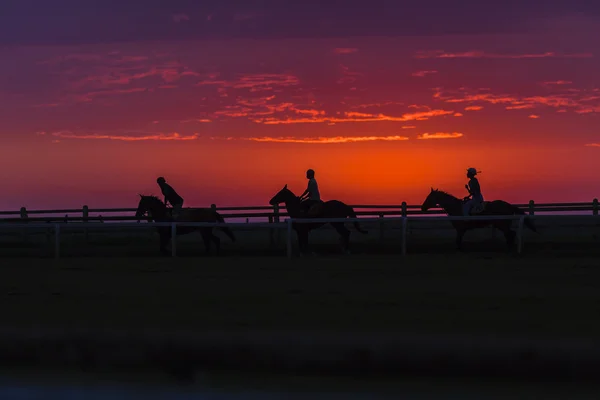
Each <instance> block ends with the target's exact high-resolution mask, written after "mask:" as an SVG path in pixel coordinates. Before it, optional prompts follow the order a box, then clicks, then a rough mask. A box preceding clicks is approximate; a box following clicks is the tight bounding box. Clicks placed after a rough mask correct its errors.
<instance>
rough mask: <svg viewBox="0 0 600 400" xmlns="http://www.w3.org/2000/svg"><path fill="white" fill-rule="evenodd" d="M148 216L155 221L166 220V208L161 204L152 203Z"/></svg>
mask: <svg viewBox="0 0 600 400" xmlns="http://www.w3.org/2000/svg"><path fill="white" fill-rule="evenodd" d="M150 214H151V217H152V219H154V220H155V221H160V220H165V219H167V208H166V207H165V206H164V205H162V204H158V203H153V204H152V207H150Z"/></svg>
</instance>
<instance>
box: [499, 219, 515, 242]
mask: <svg viewBox="0 0 600 400" xmlns="http://www.w3.org/2000/svg"><path fill="white" fill-rule="evenodd" d="M496 228H498V229H499V230H501V231H502V233H504V237H505V238H506V245H507V246H508V247H512V246H513V245H514V244H515V238H516V236H517V233H516V232H515V231H513V230H512V229H510V221H501V222H500V223H498V224H497V225H496Z"/></svg>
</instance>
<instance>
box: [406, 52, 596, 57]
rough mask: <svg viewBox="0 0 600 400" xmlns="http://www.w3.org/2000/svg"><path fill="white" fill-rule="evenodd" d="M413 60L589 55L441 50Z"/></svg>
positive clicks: (589, 54)
mask: <svg viewBox="0 0 600 400" xmlns="http://www.w3.org/2000/svg"><path fill="white" fill-rule="evenodd" d="M414 57H415V58H513V59H520V58H590V57H593V55H592V54H591V53H575V54H559V53H555V52H552V51H548V52H545V53H532V54H495V53H486V52H484V51H479V50H471V51H465V52H458V53H449V52H445V51H443V50H421V51H418V52H417V54H416V55H415V56H414Z"/></svg>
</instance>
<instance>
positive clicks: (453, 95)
mask: <svg viewBox="0 0 600 400" xmlns="http://www.w3.org/2000/svg"><path fill="white" fill-rule="evenodd" d="M595 90H596V89H591V90H579V89H578V90H570V89H569V90H565V91H563V92H562V93H554V94H551V95H534V96H518V95H512V94H504V93H502V94H495V93H490V92H489V91H487V90H485V91H484V90H481V89H479V90H470V89H467V88H461V89H459V90H455V91H443V90H441V89H440V88H436V91H435V93H434V95H433V98H434V99H435V100H440V101H443V102H446V103H489V104H493V105H503V106H504V108H505V109H506V110H524V109H533V108H538V107H550V108H555V109H559V110H565V109H569V110H571V111H574V112H575V113H577V114H588V113H597V112H600V96H598V95H597V93H596V92H595ZM475 107H481V106H479V105H471V106H468V107H466V108H465V110H467V109H469V110H475Z"/></svg>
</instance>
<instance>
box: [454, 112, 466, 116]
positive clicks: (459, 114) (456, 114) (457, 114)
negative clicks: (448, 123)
mask: <svg viewBox="0 0 600 400" xmlns="http://www.w3.org/2000/svg"><path fill="white" fill-rule="evenodd" d="M454 116H455V117H462V116H464V114H463V113H459V112H457V113H454Z"/></svg>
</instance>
